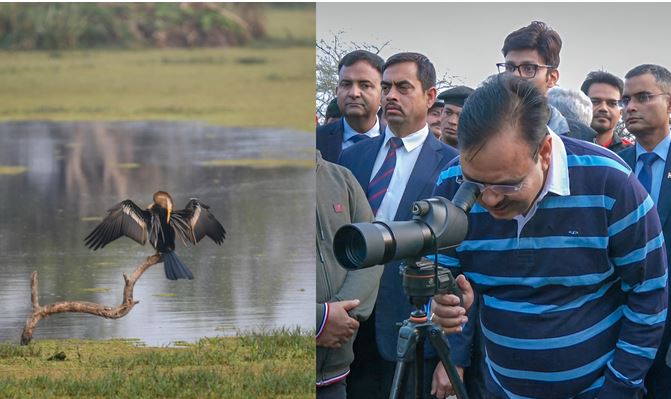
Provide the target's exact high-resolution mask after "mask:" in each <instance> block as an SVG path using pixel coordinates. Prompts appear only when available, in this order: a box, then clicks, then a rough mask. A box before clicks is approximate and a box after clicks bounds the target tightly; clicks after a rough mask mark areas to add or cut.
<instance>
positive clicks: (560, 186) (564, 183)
mask: <svg viewBox="0 0 671 399" xmlns="http://www.w3.org/2000/svg"><path fill="white" fill-rule="evenodd" d="M548 130H549V131H550V137H551V138H552V157H551V158H550V167H549V168H548V177H547V179H546V180H545V186H544V187H543V192H541V196H539V197H538V198H539V200H540V199H542V198H541V197H542V196H543V197H544V196H545V194H547V193H548V192H551V193H554V194H557V195H570V194H571V185H570V183H569V178H568V161H567V157H566V147H565V146H564V142H563V141H562V139H561V138H560V137H559V136H558V135H557V134H556V133H555V132H553V131H552V129H549V128H548Z"/></svg>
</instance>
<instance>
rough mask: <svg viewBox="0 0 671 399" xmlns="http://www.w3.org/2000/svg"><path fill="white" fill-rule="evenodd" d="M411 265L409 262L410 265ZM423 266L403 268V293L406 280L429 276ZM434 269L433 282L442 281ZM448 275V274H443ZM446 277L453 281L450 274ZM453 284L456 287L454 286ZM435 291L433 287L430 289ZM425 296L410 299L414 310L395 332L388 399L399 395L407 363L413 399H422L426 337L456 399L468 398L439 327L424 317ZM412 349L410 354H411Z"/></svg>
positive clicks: (445, 338) (395, 398)
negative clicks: (412, 373)
mask: <svg viewBox="0 0 671 399" xmlns="http://www.w3.org/2000/svg"><path fill="white" fill-rule="evenodd" d="M410 264H413V263H410ZM426 270H427V267H426V264H424V265H417V266H415V267H414V268H413V267H407V266H406V268H405V269H404V270H403V277H404V289H405V290H406V292H407V288H408V287H407V285H406V284H405V281H406V279H408V278H413V277H414V278H415V279H416V278H417V277H418V276H425V277H430V275H428V274H426V272H425V271H426ZM436 270H437V269H435V270H434V271H433V273H431V274H432V275H434V276H436V280H438V281H440V280H443V279H442V278H438V276H437V275H436V273H437V271H436ZM447 274H449V272H447ZM449 278H450V279H452V281H454V279H453V278H452V275H451V274H449ZM455 285H456V284H455ZM434 289H435V287H434ZM429 299H430V297H428V296H417V297H416V296H410V302H411V303H412V304H413V305H414V306H415V308H416V309H415V310H414V311H412V313H410V317H409V318H408V319H406V320H404V321H403V324H402V325H401V329H400V330H399V332H398V344H397V346H396V369H395V370H394V380H393V382H392V385H391V392H390V394H389V398H390V399H399V398H400V395H401V392H402V385H403V381H404V380H405V378H404V377H405V373H406V372H407V367H408V365H409V364H410V363H411V362H414V366H415V398H416V399H422V382H423V378H422V377H423V376H424V341H425V340H426V337H427V335H428V337H429V340H430V341H431V343H432V344H433V347H434V348H436V350H437V351H438V357H439V358H440V361H441V362H442V363H443V366H444V367H445V371H446V372H447V376H448V378H449V379H450V382H451V383H452V387H453V388H454V391H455V394H456V395H457V398H458V399H468V393H467V392H466V387H465V386H464V383H463V382H462V381H461V378H459V374H458V373H457V369H456V367H455V366H454V364H453V363H452V361H451V360H450V343H449V342H448V340H447V337H446V336H445V334H444V333H443V330H442V329H441V328H440V327H437V326H436V325H435V324H433V322H432V321H431V320H429V318H428V317H427V315H426V312H425V311H424V310H423V307H424V304H426V303H428V301H429ZM413 349H414V351H413Z"/></svg>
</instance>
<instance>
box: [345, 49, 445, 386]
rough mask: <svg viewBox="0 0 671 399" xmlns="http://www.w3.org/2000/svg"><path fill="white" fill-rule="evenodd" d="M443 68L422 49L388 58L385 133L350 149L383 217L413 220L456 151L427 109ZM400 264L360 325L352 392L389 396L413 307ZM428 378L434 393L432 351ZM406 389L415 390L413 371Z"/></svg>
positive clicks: (350, 159)
mask: <svg viewBox="0 0 671 399" xmlns="http://www.w3.org/2000/svg"><path fill="white" fill-rule="evenodd" d="M435 85H436V72H435V69H434V67H433V64H432V63H431V61H430V60H429V59H428V58H427V57H425V56H424V55H422V54H418V53H398V54H395V55H392V56H391V57H389V59H387V61H386V62H385V64H384V68H383V72H382V107H383V110H384V117H385V119H386V120H387V122H388V125H387V127H386V129H385V131H384V133H383V134H381V135H380V136H378V137H375V138H371V139H369V140H363V141H361V142H360V143H358V144H356V145H353V146H352V147H350V148H347V149H345V150H344V151H343V152H342V154H341V156H340V160H339V163H340V164H341V165H343V166H345V167H347V168H348V169H350V170H351V171H352V174H353V175H354V177H356V179H357V181H358V182H359V184H360V185H361V187H362V188H363V189H364V192H366V196H367V197H368V201H369V203H370V204H371V209H372V210H373V213H374V214H375V217H376V219H377V220H387V221H392V220H395V221H399V220H410V219H411V218H412V213H411V208H412V203H413V202H415V201H417V200H420V199H423V198H428V197H430V196H431V192H432V191H433V187H434V184H435V182H436V178H437V177H438V173H439V172H440V171H441V170H442V169H443V168H444V167H445V165H447V163H448V162H449V161H450V160H451V159H452V158H454V157H455V156H456V155H457V152H456V151H455V150H454V149H453V148H452V147H450V146H448V145H447V144H444V143H441V142H440V141H439V140H438V139H437V138H436V137H435V136H434V135H433V134H430V133H429V128H428V126H427V123H426V115H427V111H428V109H429V107H431V106H432V105H433V103H434V102H435V100H436V88H435ZM398 266H399V262H391V263H389V264H387V265H385V268H384V271H383V273H382V278H381V280H380V289H379V293H378V296H377V301H376V304H375V309H374V310H373V314H372V315H371V317H370V318H369V319H368V320H367V321H365V322H363V323H361V325H360V327H359V333H358V335H357V338H356V341H355V343H354V363H352V366H351V373H350V376H349V377H348V381H347V395H348V398H350V399H351V398H362V399H372V398H388V397H389V392H390V389H391V385H392V380H393V377H394V369H395V366H396V344H397V341H398V327H397V326H396V323H398V322H401V321H403V320H404V319H406V318H407V317H408V315H409V314H410V312H411V311H412V310H413V309H414V308H413V306H412V305H411V304H410V302H409V301H408V298H407V296H406V295H405V293H404V292H403V288H402V285H401V283H402V279H401V276H400V275H399V273H398ZM427 351H428V352H427V355H428V356H427V359H426V365H425V369H426V370H428V372H427V373H425V375H426V376H427V381H425V383H424V384H423V387H425V389H426V395H425V397H428V394H429V392H428V391H429V388H430V386H431V377H432V376H431V374H432V372H433V370H434V369H435V367H436V363H437V362H438V358H437V356H436V354H435V352H432V351H430V350H428V348H427ZM408 376H409V378H408V383H406V384H405V388H406V392H413V385H414V384H413V383H412V382H413V378H412V376H411V375H410V374H409V375H408Z"/></svg>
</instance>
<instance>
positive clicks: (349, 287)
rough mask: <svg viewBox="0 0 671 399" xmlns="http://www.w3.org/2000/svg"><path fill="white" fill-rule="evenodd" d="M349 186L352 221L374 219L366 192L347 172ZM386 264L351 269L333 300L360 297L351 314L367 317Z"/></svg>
mask: <svg viewBox="0 0 671 399" xmlns="http://www.w3.org/2000/svg"><path fill="white" fill-rule="evenodd" d="M346 177H347V186H348V190H349V191H350V195H349V196H348V197H349V199H350V204H349V205H350V206H349V209H350V212H351V215H350V217H351V220H352V223H361V222H371V221H373V220H374V217H373V212H372V211H371V209H370V205H369V204H368V200H367V199H366V194H364V192H363V189H362V188H361V186H360V185H359V183H358V182H357V181H356V179H355V178H354V176H352V175H351V173H349V171H348V172H347V176H346ZM383 268H384V266H382V265H378V266H373V267H367V268H365V269H360V270H350V271H348V272H347V275H346V276H345V281H344V282H343V284H342V286H341V287H340V289H339V290H338V292H336V293H335V295H334V296H333V301H344V300H349V299H359V301H360V303H359V306H357V307H356V308H354V309H352V310H350V311H349V314H350V316H352V317H354V318H355V319H357V320H359V321H361V320H365V319H367V318H368V317H369V316H370V314H371V312H372V311H373V307H374V306H375V300H376V298H377V291H378V288H379V286H380V276H382V271H383V270H384V269H383Z"/></svg>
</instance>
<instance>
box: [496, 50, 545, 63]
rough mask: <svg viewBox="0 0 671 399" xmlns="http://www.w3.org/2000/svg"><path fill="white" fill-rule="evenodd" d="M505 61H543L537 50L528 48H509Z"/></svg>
mask: <svg viewBox="0 0 671 399" xmlns="http://www.w3.org/2000/svg"><path fill="white" fill-rule="evenodd" d="M505 59H506V61H516V62H517V63H523V62H530V63H536V62H539V63H545V61H544V60H543V57H541V56H540V54H538V50H536V49H532V48H528V49H523V50H510V51H509V52H508V54H506V56H505Z"/></svg>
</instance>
